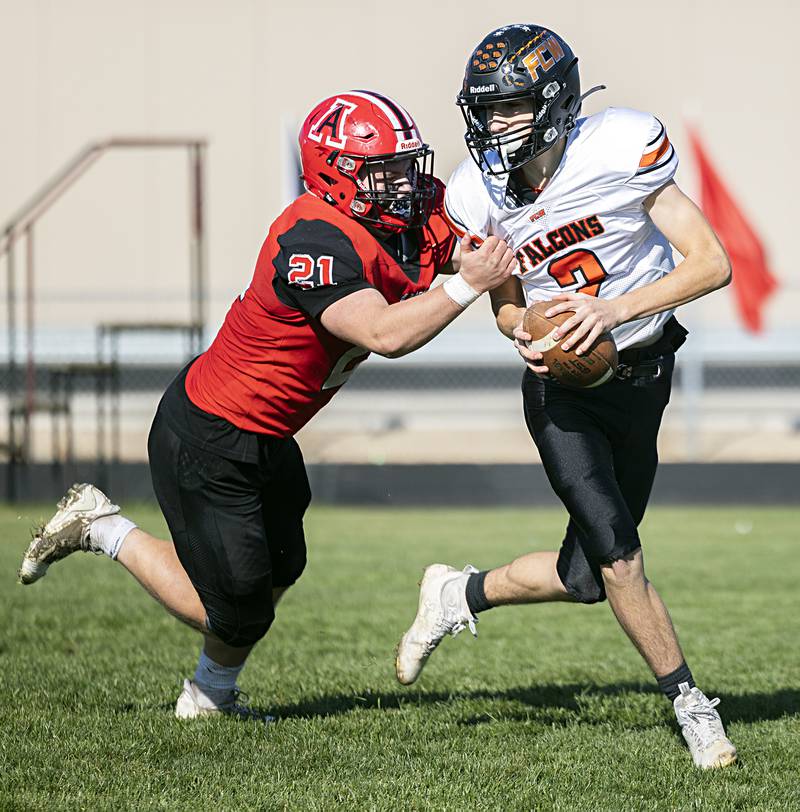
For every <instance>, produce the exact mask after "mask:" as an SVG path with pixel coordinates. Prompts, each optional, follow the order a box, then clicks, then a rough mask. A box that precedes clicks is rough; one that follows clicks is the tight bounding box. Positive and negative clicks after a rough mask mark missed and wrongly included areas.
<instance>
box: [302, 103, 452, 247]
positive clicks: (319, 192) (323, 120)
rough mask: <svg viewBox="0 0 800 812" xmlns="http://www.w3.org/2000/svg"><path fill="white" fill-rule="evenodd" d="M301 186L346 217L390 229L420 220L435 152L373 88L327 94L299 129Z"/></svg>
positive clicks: (426, 208) (429, 195)
mask: <svg viewBox="0 0 800 812" xmlns="http://www.w3.org/2000/svg"><path fill="white" fill-rule="evenodd" d="M299 141H300V154H301V158H302V163H303V180H304V181H305V185H306V189H307V190H308V191H309V192H311V193H312V194H314V195H316V196H317V197H320V198H322V199H323V200H325V201H326V202H328V203H330V204H331V205H333V206H335V207H336V208H338V209H339V210H340V211H342V212H343V213H344V214H346V215H347V216H348V217H354V218H356V219H358V220H360V221H362V222H364V223H365V224H368V225H370V226H372V227H375V228H380V229H386V230H388V231H394V232H397V231H404V230H406V229H408V228H412V227H416V226H420V225H424V223H426V222H427V220H428V217H429V216H430V213H431V210H432V208H433V201H434V198H435V194H436V186H435V184H434V180H433V150H432V149H431V148H430V147H429V146H428V145H427V144H425V143H423V141H422V138H421V137H420V135H419V131H418V129H417V126H416V124H415V123H414V120H413V119H412V118H411V116H410V115H409V114H408V113H407V112H406V111H405V110H404V109H403V108H402V107H401V106H400V105H399V104H397V102H395V101H393V100H392V99H390V98H388V97H387V96H383V95H380V94H378V93H375V92H373V91H360V90H359V91H350V92H348V93H343V94H341V95H340V96H334V97H331V98H329V99H326V100H324V101H323V102H321V103H320V104H318V105H317V106H316V107H315V108H314V110H312V111H311V113H310V114H309V116H308V117H307V118H306V121H305V123H304V124H303V127H302V128H301V131H300V137H299Z"/></svg>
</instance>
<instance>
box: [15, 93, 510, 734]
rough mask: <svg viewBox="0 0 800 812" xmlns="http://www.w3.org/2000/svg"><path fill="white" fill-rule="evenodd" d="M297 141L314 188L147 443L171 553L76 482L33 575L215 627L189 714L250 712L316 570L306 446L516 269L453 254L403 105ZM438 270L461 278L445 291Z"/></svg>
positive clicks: (487, 250) (337, 112)
mask: <svg viewBox="0 0 800 812" xmlns="http://www.w3.org/2000/svg"><path fill="white" fill-rule="evenodd" d="M299 140H300V152H301V158H302V166H303V179H304V182H305V186H306V190H307V191H306V193H305V194H303V195H301V196H300V197H299V198H298V199H297V200H296V201H294V202H293V203H292V204H291V205H290V206H289V207H288V208H287V209H286V210H285V211H284V212H283V213H282V214H281V215H280V217H278V219H277V220H276V221H275V222H274V223H273V224H272V227H271V228H270V230H269V234H268V236H267V239H266V241H265V242H264V245H263V247H262V249H261V252H260V254H259V257H258V260H257V263H256V268H255V273H254V275H253V279H252V281H251V283H250V286H249V287H248V288H247V290H246V291H245V292H244V293H243V294H242V295H241V296H240V297H239V298H238V299H237V300H236V301H235V302H234V303H233V305H232V307H231V309H230V311H229V312H228V315H227V317H226V319H225V323H224V324H223V326H222V328H221V329H220V331H219V334H218V335H217V337H216V339H215V340H214V342H213V343H212V345H211V346H210V347H209V349H208V350H207V351H206V352H205V353H203V354H202V355H201V356H199V357H198V358H197V359H195V361H194V362H192V363H191V364H190V365H189V366H187V367H186V368H185V369H184V370H183V371H182V372H181V373H180V374H179V375H178V377H177V378H176V379H175V380H174V381H173V383H172V384H171V385H170V387H169V388H168V389H167V391H166V393H165V394H164V397H163V398H162V400H161V403H160V405H159V408H158V412H157V414H156V416H155V420H154V422H153V426H152V428H151V431H150V437H149V441H148V453H149V458H150V469H151V473H152V479H153V486H154V489H155V492H156V495H157V497H158V500H159V503H160V505H161V509H162V511H163V513H164V516H165V517H166V520H167V523H168V525H169V529H170V533H171V535H172V540H173V543H168V542H164V541H160V540H158V539H156V538H154V537H153V536H150V535H148V534H147V533H145V532H144V531H143V530H141V529H139V528H137V527H136V526H135V525H134V524H133V522H131V521H130V520H128V519H127V518H125V517H123V516H121V515H119V507H118V506H116V505H114V504H112V503H111V501H110V500H109V499H108V498H107V497H106V496H105V494H103V493H102V492H101V491H99V490H98V489H97V488H95V487H94V486H92V485H88V484H84V485H76V486H74V487H73V488H71V489H70V490H69V491H68V493H67V495H66V496H65V498H64V499H62V501H61V502H60V503H59V505H58V511H57V512H56V514H55V515H54V516H53V517H52V519H50V521H49V522H48V523H47V524H46V525H45V526H44V527H43V528H42V529H41V531H40V532H39V533H38V534H37V535H36V537H35V538H34V540H33V541H32V542H31V544H30V546H29V548H28V550H27V552H26V553H25V557H24V559H23V562H22V567H21V568H20V573H19V574H20V580H21V581H22V582H23V583H32V582H33V581H36V580H38V578H40V577H41V576H42V575H44V573H45V571H46V569H47V567H48V566H49V565H50V564H51V563H53V562H54V561H57V560H58V559H60V558H63V557H64V556H66V555H68V554H70V553H71V552H74V551H76V550H88V551H92V552H100V553H105V554H107V555H109V556H110V557H111V558H112V559H116V560H118V561H119V562H120V563H122V564H123V566H125V567H126V568H127V569H128V570H129V571H130V572H131V573H132V574H133V575H134V576H135V577H136V578H137V579H138V580H139V582H140V583H141V584H142V586H144V587H145V589H146V590H147V591H148V592H149V593H150V594H151V595H153V596H154V597H155V598H156V599H157V600H159V601H160V602H161V603H162V604H163V605H164V606H165V608H166V609H167V610H168V611H170V612H171V613H172V614H174V615H176V616H177V617H178V618H180V619H181V620H183V621H184V622H186V623H187V624H189V625H190V626H192V627H194V628H196V629H198V630H199V631H200V632H202V633H203V634H204V635H205V643H204V646H203V650H202V652H201V655H200V660H199V663H198V666H197V670H196V672H195V675H194V677H193V678H192V679H191V680H189V679H187V680H185V682H184V688H183V691H182V693H181V694H180V696H179V697H178V701H177V704H176V707H175V713H176V715H177V716H178V717H179V718H193V717H197V716H204V715H208V714H212V713H219V712H227V713H235V714H239V715H247V714H249V713H250V711H249V710H248V709H247V708H245V707H244V706H242V705H240V704H239V703H238V702H237V696H238V688H237V685H236V682H237V678H238V676H239V673H240V671H241V669H242V667H243V666H244V662H245V659H246V658H247V656H248V654H249V652H250V650H251V649H252V647H253V645H254V644H255V643H256V642H258V640H260V639H261V638H262V637H263V636H264V635H265V634H266V633H267V630H268V629H269V627H270V624H271V623H272V621H273V618H274V615H275V604H276V602H277V600H278V598H279V597H280V595H281V593H282V592H283V591H284V590H285V589H287V588H288V587H289V586H291V585H292V584H293V583H294V582H295V581H296V580H297V578H298V577H299V576H300V573H301V572H302V571H303V568H304V566H305V561H306V546H305V538H304V534H303V514H304V512H305V510H306V508H307V507H308V504H309V501H310V499H311V492H310V489H309V484H308V478H307V476H306V471H305V467H304V464H303V458H302V455H301V453H300V449H299V447H298V445H297V443H296V441H295V440H294V437H293V436H294V434H295V433H296V432H297V431H298V430H299V429H300V428H301V427H302V426H303V425H305V424H306V423H307V422H308V420H309V419H310V418H311V417H312V416H313V415H314V414H316V412H317V411H319V410H320V409H321V408H322V407H323V406H324V405H325V404H326V403H327V402H328V401H329V400H330V399H331V397H333V395H334V394H335V393H336V391H337V390H338V389H339V387H341V386H342V384H343V383H344V382H345V381H346V380H347V379H348V377H349V376H350V375H351V374H352V372H353V369H354V368H355V367H356V365H357V364H358V363H360V362H361V361H363V360H364V358H366V357H367V355H369V353H370V352H377V353H379V354H381V355H385V356H389V357H396V356H401V355H405V354H406V353H409V352H412V351H413V350H415V349H417V348H418V347H421V346H422V345H423V344H425V343H427V342H428V341H430V340H431V339H432V338H433V337H434V336H435V335H436V334H437V333H439V332H440V331H441V330H442V329H443V328H444V327H445V326H446V325H447V324H449V323H450V322H451V321H452V320H453V319H455V318H456V317H457V316H458V315H459V314H460V313H461V312H463V310H464V309H465V308H466V307H467V306H468V305H469V304H471V303H472V302H473V301H475V299H477V298H478V296H479V295H480V294H482V293H483V292H485V291H487V290H490V289H492V288H494V287H496V286H498V285H500V284H501V283H503V282H504V281H505V280H506V279H508V278H509V276H510V274H511V273H512V271H513V270H514V269H515V268H516V260H515V258H514V255H513V253H512V252H511V250H510V249H509V248H508V246H507V245H506V244H505V242H503V241H502V240H500V239H498V238H495V237H493V238H490V239H488V240H486V241H485V242H483V243H482V244H481V246H480V247H479V248H477V249H475V248H473V246H472V243H471V241H470V238H469V235H467V236H466V237H465V238H464V239H462V240H461V243H460V246H459V245H457V244H456V240H455V238H454V237H453V236H451V231H450V228H449V226H448V224H447V222H446V220H445V218H444V215H443V211H442V209H443V200H444V186H443V185H442V184H441V182H440V181H438V180H437V179H436V178H435V177H434V176H433V151H432V150H431V149H430V148H429V147H428V145H427V144H425V143H424V142H423V141H422V138H421V136H420V134H419V130H418V128H417V125H416V124H415V122H414V120H413V119H412V118H411V116H410V115H409V114H408V112H407V111H406V110H405V109H404V108H403V107H401V106H400V105H399V104H397V102H395V101H394V100H392V99H390V98H388V97H387V96H383V95H381V94H378V93H375V92H372V91H350V92H347V93H342V94H340V95H337V96H332V97H330V98H328V99H325V100H324V101H323V102H321V103H320V104H318V105H317V106H316V107H315V108H314V109H313V110H312V111H311V113H310V114H309V115H308V117H307V118H306V120H305V123H304V124H303V126H302V129H301V132H300V139H299ZM439 273H443V274H450V276H449V277H448V279H447V280H446V281H445V283H444V284H443V285H441V286H439V287H436V288H434V289H430V288H431V283H432V282H433V278H434V276H436V275H437V274H439Z"/></svg>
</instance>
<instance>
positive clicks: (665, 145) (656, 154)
mask: <svg viewBox="0 0 800 812" xmlns="http://www.w3.org/2000/svg"><path fill="white" fill-rule="evenodd" d="M668 149H669V138H667V136H666V135H665V136H664V140H663V141H662V142H661V146H660V147H658V148H657V149H654V150H653V151H652V152H646V153H645V154H644V155H642V160H641V161H639V168H640V169H643V168H644V167H646V166H652V165H653V164H654V163H655V162H656V161H657V160H658V159H659V158H660V157H661V156H662V155H663V154H664V153H665V152H666V151H667V150H668Z"/></svg>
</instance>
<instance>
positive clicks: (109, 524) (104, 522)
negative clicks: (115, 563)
mask: <svg viewBox="0 0 800 812" xmlns="http://www.w3.org/2000/svg"><path fill="white" fill-rule="evenodd" d="M135 528H136V525H135V524H134V523H133V522H132V521H131V520H130V519H126V518H125V517H124V516H120V515H119V514H114V515H113V516H101V517H100V518H99V519H95V520H94V521H93V522H92V523H91V524H90V525H89V539H90V540H91V542H92V544H94V545H95V546H96V547H98V548H99V549H101V550H102V551H103V552H104V553H105V554H106V555H107V556H108V557H109V558H111V559H114V560H116V558H117V556H118V555H119V551H120V549H121V548H122V542H123V541H125V537H126V536H127V535H128V533H130V532H131V530H134V529H135Z"/></svg>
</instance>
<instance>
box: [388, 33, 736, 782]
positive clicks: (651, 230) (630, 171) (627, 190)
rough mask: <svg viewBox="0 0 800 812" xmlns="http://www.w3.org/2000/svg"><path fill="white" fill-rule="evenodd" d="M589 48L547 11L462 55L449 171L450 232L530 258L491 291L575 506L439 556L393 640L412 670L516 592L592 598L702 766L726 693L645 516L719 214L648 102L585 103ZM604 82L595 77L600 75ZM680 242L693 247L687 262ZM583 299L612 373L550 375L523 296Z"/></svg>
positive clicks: (531, 422) (580, 307)
mask: <svg viewBox="0 0 800 812" xmlns="http://www.w3.org/2000/svg"><path fill="white" fill-rule="evenodd" d="M577 62H578V60H577V58H576V57H575V55H574V54H573V52H572V49H571V48H570V47H569V45H568V44H567V43H566V42H565V41H564V40H563V39H561V37H559V36H558V35H557V34H555V33H554V32H552V31H550V30H548V29H546V28H542V27H541V26H538V25H510V26H506V27H504V28H500V29H497V30H496V31H492V32H491V33H490V34H489V35H488V36H486V37H485V38H484V39H483V40H482V41H481V42H480V43H479V45H478V46H477V48H476V49H475V50H474V52H473V53H472V55H471V56H470V58H469V60H468V62H467V68H466V73H465V76H464V83H463V87H462V90H461V92H460V93H459V95H458V105H459V107H460V108H461V111H462V113H463V115H464V120H465V122H466V126H467V133H466V135H465V140H466V143H467V147H468V149H469V152H470V155H471V158H468V159H466V160H465V161H464V162H463V163H462V164H461V165H460V166H459V167H458V168H457V169H456V170H455V172H454V173H453V176H452V177H451V179H450V182H449V183H448V187H447V196H446V210H447V215H448V217H449V219H450V220H451V227H452V228H453V230H454V231H456V233H458V234H460V235H464V234H465V233H468V234H471V235H472V238H473V242H474V243H475V244H480V243H481V242H482V241H483V240H485V239H487V238H488V237H490V236H495V237H500V238H502V239H504V240H505V241H506V242H507V243H508V244H509V245H510V246H511V248H512V249H513V250H514V252H515V253H516V256H517V260H518V262H519V266H520V268H519V275H518V277H516V278H512V279H510V280H509V281H508V282H506V283H505V284H504V285H502V286H501V287H500V288H497V289H496V290H495V291H493V292H492V303H493V307H494V312H495V316H496V319H497V326H498V327H499V329H500V330H501V331H502V332H503V333H504V334H505V335H506V336H508V337H509V338H510V339H513V340H514V341H515V344H516V346H517V349H518V350H519V352H520V354H521V355H522V356H523V358H524V359H525V361H526V362H527V366H528V369H526V371H525V375H524V379H523V385H522V389H523V403H524V411H525V419H526V423H527V425H528V429H529V431H530V433H531V436H532V437H533V440H534V442H535V443H536V446H537V447H538V450H539V453H540V456H541V459H542V463H543V465H544V467H545V470H546V472H547V476H548V478H549V480H550V483H551V485H552V487H553V489H554V490H555V492H556V493H557V495H558V496H559V498H560V499H561V501H562V502H563V503H564V505H565V507H566V508H567V511H568V512H569V523H568V525H567V529H566V533H565V536H564V539H563V541H562V544H561V549H560V550H559V551H558V552H552V553H548V552H537V553H530V554H527V555H524V556H522V557H521V558H518V559H517V560H515V561H513V562H511V563H510V564H507V565H505V566H502V567H498V568H496V569H492V570H489V571H482V572H479V571H478V570H476V569H474V568H473V567H467V568H466V569H465V570H464V571H463V572H461V571H458V570H456V569H454V568H452V567H448V566H446V565H444V564H434V565H432V566H430V567H428V568H427V570H426V571H425V576H424V578H423V581H422V584H421V593H420V601H419V611H418V613H417V617H416V619H415V621H414V623H413V625H412V626H411V628H410V629H409V630H408V631H407V632H406V634H405V635H404V636H403V638H402V640H401V642H400V646H399V647H398V654H397V663H396V666H397V677H398V679H399V680H400V682H402V683H404V684H409V683H411V682H413V681H414V680H415V679H416V678H417V676H418V675H419V673H420V671H421V670H422V667H423V666H424V664H425V662H426V660H427V658H428V657H429V656H430V654H431V653H432V652H433V650H434V649H435V648H436V646H437V645H438V644H439V642H440V641H441V640H442V638H443V637H444V635H445V634H448V633H450V634H456V633H458V632H459V631H461V630H462V629H464V628H466V627H469V628H470V629H471V630H472V631H473V633H474V630H475V625H474V624H475V621H476V619H477V618H476V617H475V616H476V615H477V613H479V612H481V611H485V610H487V609H489V608H491V607H493V606H500V605H504V604H520V603H538V602H544V601H575V602H580V603H596V602H598V601H602V600H604V599H606V598H608V600H609V603H610V604H611V607H612V609H613V611H614V614H615V615H616V617H617V620H618V621H619V623H620V624H621V626H622V628H623V629H624V631H625V632H626V634H627V635H628V637H629V638H630V640H631V642H632V643H633V644H634V646H636V648H637V649H638V651H639V652H640V653H641V655H642V656H643V657H644V659H645V661H646V662H647V664H648V666H649V667H650V668H651V670H652V671H653V673H654V675H655V677H656V679H657V681H658V684H659V686H660V687H661V689H662V691H663V692H664V694H665V695H666V696H667V697H668V698H669V699H670V700H671V701H672V703H673V706H674V708H675V712H676V715H677V718H678V722H679V724H680V726H681V730H682V732H683V735H684V738H685V739H686V741H687V744H688V745H689V749H690V751H691V753H692V758H693V760H694V763H695V764H696V765H697V766H698V767H703V768H710V767H722V766H726V765H728V764H731V763H733V762H734V761H735V759H736V749H735V748H734V746H733V744H732V743H731V742H730V741H729V739H728V738H727V736H726V735H725V730H724V728H723V725H722V721H721V720H720V717H719V714H718V713H717V711H716V710H715V707H716V705H717V703H718V702H719V700H716V699H714V700H709V699H708V698H707V697H706V696H705V695H704V694H703V693H702V692H701V691H700V690H699V689H698V688H697V687H696V686H695V683H694V679H693V677H692V673H691V671H690V670H689V668H688V666H687V664H686V661H685V660H684V657H683V654H682V652H681V648H680V645H679V643H678V640H677V638H676V635H675V631H674V629H673V626H672V623H671V621H670V617H669V614H668V612H667V609H666V607H665V606H664V604H663V602H662V601H661V598H660V597H659V596H658V593H657V592H656V590H655V589H654V587H653V585H652V584H651V583H650V582H649V581H648V579H647V578H646V576H645V572H644V565H643V559H642V548H641V542H640V539H639V534H638V529H637V528H638V525H639V523H640V521H641V519H642V517H643V515H644V511H645V507H646V505H647V500H648V498H649V495H650V489H651V486H652V484H653V478H654V476H655V470H656V464H657V452H656V436H657V433H658V428H659V425H660V422H661V416H662V413H663V411H664V408H665V407H666V405H667V402H668V400H669V394H670V381H671V375H672V369H673V365H674V353H675V350H677V348H678V347H679V346H680V345H681V344H682V343H683V341H684V340H685V336H686V330H684V329H683V328H682V327H681V326H680V325H679V324H678V322H677V321H676V320H675V317H674V316H673V311H674V309H675V308H676V307H677V306H678V305H681V304H683V303H685V302H689V301H692V300H693V299H696V298H698V297H700V296H703V295H705V294H707V293H710V292H711V291H713V290H715V289H717V288H719V287H722V286H723V285H725V284H727V282H728V281H729V279H730V264H729V262H728V258H727V256H726V254H725V251H724V249H723V248H722V246H721V245H720V243H719V240H718V239H717V237H716V236H715V234H714V232H713V231H712V229H711V227H710V226H709V225H708V223H707V222H706V220H705V218H704V217H703V215H702V214H701V213H700V211H699V210H698V209H697V208H696V207H695V205H694V204H693V203H692V202H691V201H690V200H689V199H688V198H687V197H686V196H685V195H684V194H683V193H682V192H681V191H680V189H679V188H678V187H677V186H676V185H675V182H674V181H673V176H674V174H675V169H676V167H677V164H678V159H677V156H676V153H675V149H674V148H673V146H672V144H671V143H670V141H669V138H668V137H667V133H666V130H665V128H664V125H663V124H662V123H661V122H660V121H659V120H658V119H657V118H655V117H654V116H652V115H650V114H649V113H641V112H638V111H635V110H627V109H621V108H608V109H606V110H604V111H603V112H601V113H597V114H596V115H593V116H589V117H587V118H579V112H580V107H581V101H582V99H583V98H584V97H585V96H586V95H588V94H584V95H583V96H581V90H580V80H579V76H578V66H577ZM596 89H599V88H593V89H592V90H591V91H589V92H590V93H591V92H593V90H596ZM671 245H672V246H674V247H675V248H676V249H677V250H678V251H679V252H680V254H681V255H682V256H683V260H682V261H681V262H680V263H679V264H678V265H677V266H676V265H675V264H674V263H673V259H672V248H671ZM540 300H545V301H549V300H552V301H553V306H552V307H551V308H550V309H549V311H548V315H554V314H556V313H561V312H564V311H574V312H573V315H572V316H571V317H570V318H569V319H568V320H567V321H566V322H565V323H564V324H563V325H562V326H561V327H560V328H559V329H558V331H557V336H556V337H557V338H561V337H563V336H565V335H566V334H567V333H569V331H570V330H571V329H572V328H575V331H574V333H573V334H572V335H571V336H570V337H569V339H568V340H566V341H565V343H564V347H565V348H569V347H573V348H577V352H578V353H581V352H585V351H586V350H587V349H588V348H589V347H590V346H591V344H592V343H593V341H594V339H595V338H596V337H597V336H599V335H600V334H601V333H603V332H605V331H607V330H610V331H612V333H613V335H614V338H615V339H616V343H617V347H618V349H619V350H620V363H621V366H620V370H619V372H618V374H617V377H616V378H614V379H612V380H611V381H609V382H608V383H605V384H603V385H602V386H599V387H597V388H592V389H582V390H578V389H570V388H567V387H565V386H563V385H561V384H559V383H558V382H556V381H555V380H554V379H551V378H549V376H548V369H547V367H546V366H544V365H543V362H542V356H541V354H539V353H537V352H534V351H533V350H531V349H529V348H528V346H527V342H528V341H529V340H530V338H531V337H530V336H529V335H528V334H527V333H525V332H524V331H523V330H522V329H521V323H522V315H523V313H524V311H525V308H526V306H528V305H530V304H532V303H533V302H535V301H540Z"/></svg>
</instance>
